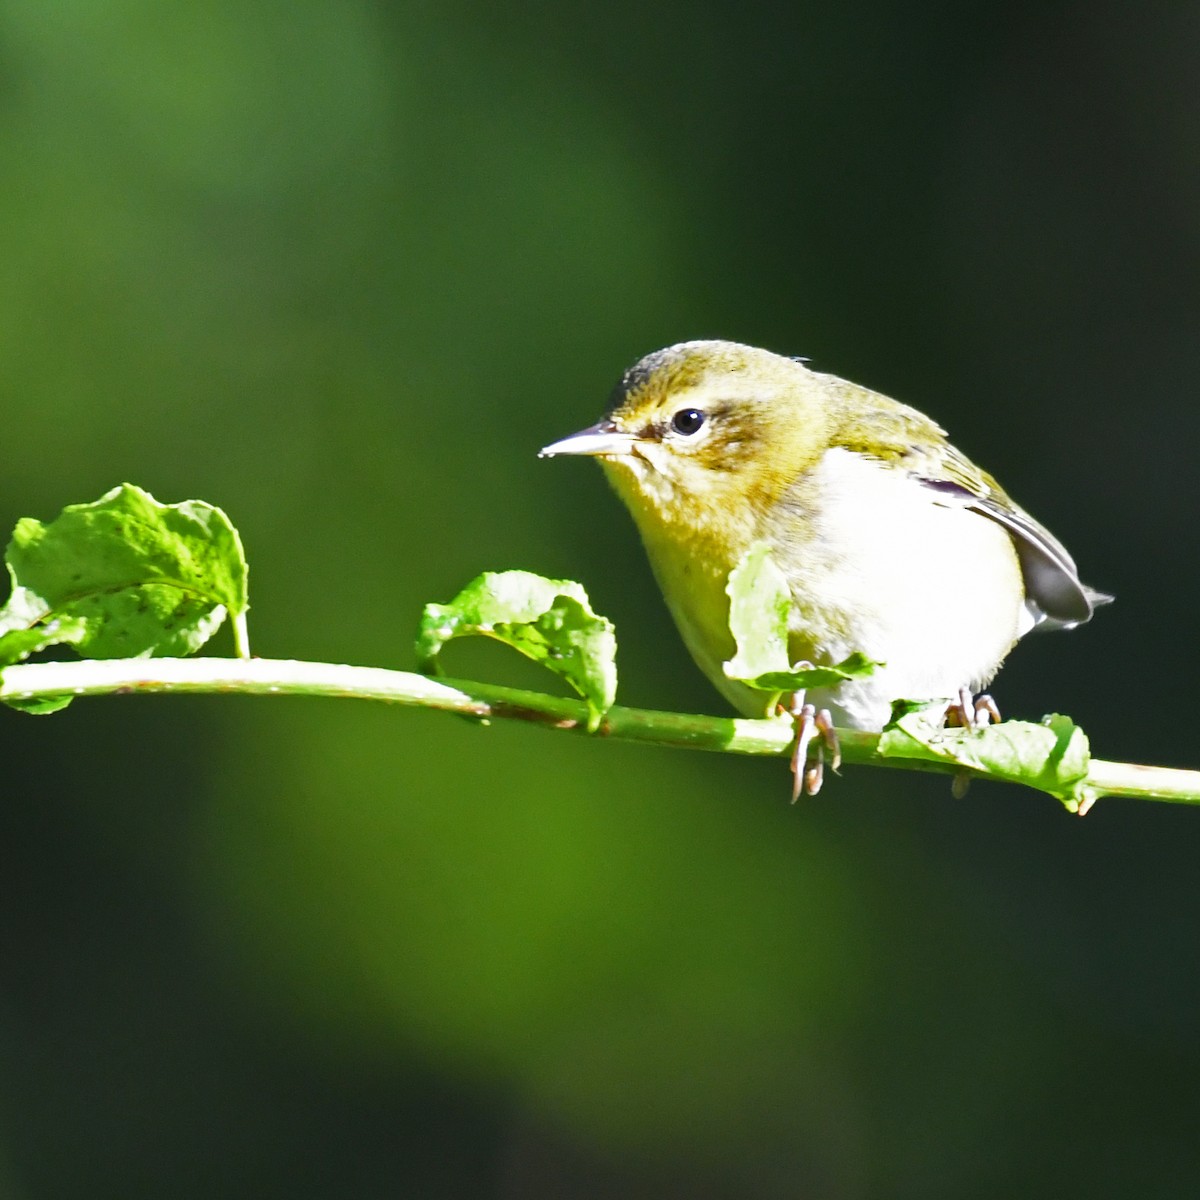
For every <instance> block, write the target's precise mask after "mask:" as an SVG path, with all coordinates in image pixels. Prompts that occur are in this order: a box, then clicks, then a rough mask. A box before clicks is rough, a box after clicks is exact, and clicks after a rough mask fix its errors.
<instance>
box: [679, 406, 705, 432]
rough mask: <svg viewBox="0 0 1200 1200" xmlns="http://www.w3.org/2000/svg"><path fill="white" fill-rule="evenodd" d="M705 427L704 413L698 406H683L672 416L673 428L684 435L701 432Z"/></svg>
mask: <svg viewBox="0 0 1200 1200" xmlns="http://www.w3.org/2000/svg"><path fill="white" fill-rule="evenodd" d="M703 427H704V414H703V413H702V412H701V411H700V410H699V409H698V408H681V409H680V410H679V411H678V412H677V413H676V414H675V415H674V416H673V417H672V418H671V428H672V429H673V430H675V432H676V433H681V434H683V436H684V437H691V436H692V434H693V433H699V432H700V430H701V429H702V428H703Z"/></svg>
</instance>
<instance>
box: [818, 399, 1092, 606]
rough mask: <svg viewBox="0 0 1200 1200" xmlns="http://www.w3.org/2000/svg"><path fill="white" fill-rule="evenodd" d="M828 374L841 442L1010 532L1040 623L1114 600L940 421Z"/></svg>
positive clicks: (836, 434)
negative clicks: (954, 442) (949, 436)
mask: <svg viewBox="0 0 1200 1200" xmlns="http://www.w3.org/2000/svg"><path fill="white" fill-rule="evenodd" d="M826 378H827V379H829V383H830V395H831V398H832V402H833V409H834V412H835V428H836V433H835V435H834V436H835V439H836V442H837V444H839V445H842V446H844V447H845V448H846V449H848V450H855V451H857V452H858V453H860V454H865V455H867V456H869V457H874V458H879V459H881V460H883V461H888V462H890V463H891V464H892V465H893V466H895V467H898V468H900V469H901V470H904V471H906V472H907V473H908V474H910V475H912V476H913V477H914V478H915V479H917V480H919V481H920V482H921V483H922V484H924V485H925V486H926V487H928V488H929V489H930V490H931V491H933V492H935V493H936V494H937V496H938V497H939V501H940V503H942V504H946V505H954V506H959V507H962V508H967V509H970V510H971V511H972V512H977V513H979V514H980V515H982V516H985V517H988V518H989V519H990V520H993V521H996V522H997V523H998V524H1000V525H1003V526H1004V528H1005V529H1007V530H1008V532H1009V534H1010V535H1011V537H1012V539H1013V545H1014V546H1015V547H1016V551H1017V557H1018V558H1019V559H1020V562H1021V573H1022V574H1023V575H1024V577H1025V593H1026V597H1027V603H1028V605H1029V608H1030V614H1031V616H1032V617H1033V619H1034V622H1035V624H1036V625H1037V626H1038V627H1039V628H1042V629H1067V628H1070V627H1071V626H1072V625H1080V624H1082V623H1083V622H1084V621H1087V620H1089V619H1090V618H1091V615H1092V612H1093V611H1094V610H1095V608H1096V606H1097V605H1100V604H1107V603H1108V602H1109V601H1110V600H1112V597H1111V596H1107V595H1105V594H1104V593H1103V592H1098V591H1096V590H1095V589H1094V588H1090V587H1088V586H1087V584H1085V583H1083V582H1082V581H1081V580H1080V578H1079V571H1078V568H1077V567H1076V566H1075V560H1074V559H1073V558H1072V557H1071V556H1070V554H1068V553H1067V550H1066V548H1065V547H1064V546H1063V544H1062V543H1061V542H1060V541H1059V540H1058V539H1057V538H1056V537H1055V536H1054V535H1053V534H1052V533H1050V531H1049V530H1047V529H1045V528H1044V527H1043V526H1042V525H1041V524H1039V523H1038V522H1037V521H1035V520H1034V519H1033V517H1031V516H1030V515H1029V514H1028V513H1027V512H1026V511H1025V510H1024V509H1023V508H1021V507H1020V506H1019V505H1017V504H1014V503H1013V501H1012V500H1010V499H1009V497H1008V495H1007V494H1006V493H1005V491H1004V489H1003V488H1002V487H1001V486H1000V485H999V484H998V483H997V482H996V481H995V480H994V479H993V478H992V477H991V476H990V475H989V474H988V473H987V472H986V471H982V470H980V468H979V467H977V466H976V465H975V464H974V463H973V462H971V460H970V459H969V458H967V457H966V455H964V454H962V453H960V452H959V451H958V450H956V449H955V448H954V447H953V446H952V445H951V444H950V443H949V442H948V441H947V440H946V434H945V431H944V430H943V429H942V428H941V427H940V426H939V425H938V424H937V423H936V422H934V421H931V420H930V419H929V418H928V417H927V416H925V414H924V413H922V412H918V411H917V410H916V409H915V408H909V406H908V405H906V404H900V403H899V402H898V401H895V400H892V399H891V398H890V397H887V396H881V395H880V394H879V393H877V392H870V391H868V390H867V389H866V388H860V387H858V386H857V385H855V384H849V383H846V382H845V381H843V380H837V379H834V378H833V377H826Z"/></svg>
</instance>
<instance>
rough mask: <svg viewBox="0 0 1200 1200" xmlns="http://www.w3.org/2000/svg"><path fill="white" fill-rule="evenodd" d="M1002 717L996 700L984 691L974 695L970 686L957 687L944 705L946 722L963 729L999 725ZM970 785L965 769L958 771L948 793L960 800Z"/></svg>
mask: <svg viewBox="0 0 1200 1200" xmlns="http://www.w3.org/2000/svg"><path fill="white" fill-rule="evenodd" d="M1002 720H1003V718H1002V717H1001V716H1000V709H999V708H997V707H996V702H995V700H993V699H992V698H991V696H989V695H988V694H987V693H986V692H985V693H984V694H983V695H982V696H974V695H972V693H971V689H970V688H959V689H958V695H957V696H956V697H955V698H954V699H953V700H951V701H950V703H949V704H947V705H946V724H947V725H951V726H959V727H961V728H963V729H982V728H983V727H984V726H985V725H999V724H1000V722H1001V721H1002ZM970 786H971V776H970V773H969V772H967V771H959V772H958V773H957V774H956V775H955V776H954V780H953V782H952V783H951V784H950V794H951V795H952V796H953V797H954V798H955V800H961V799H962V798H963V797H964V796H965V795H966V794H967V789H968V788H969V787H970Z"/></svg>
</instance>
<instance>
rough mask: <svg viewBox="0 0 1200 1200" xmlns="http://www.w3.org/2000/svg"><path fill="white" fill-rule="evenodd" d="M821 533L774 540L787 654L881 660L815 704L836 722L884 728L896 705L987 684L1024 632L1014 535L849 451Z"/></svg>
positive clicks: (828, 467) (817, 528)
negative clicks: (786, 598)
mask: <svg viewBox="0 0 1200 1200" xmlns="http://www.w3.org/2000/svg"><path fill="white" fill-rule="evenodd" d="M823 469H824V471H825V474H826V476H827V479H826V480H825V483H826V488H825V494H824V497H823V502H822V504H821V505H820V516H819V518H818V519H817V520H816V521H815V522H814V536H813V537H812V538H811V539H810V540H809V541H808V542H807V544H804V543H797V542H795V541H792V540H790V539H789V538H788V537H787V536H786V533H784V534H783V535H782V536H778V537H777V538H776V549H775V554H776V557H777V559H778V560H779V561H780V565H781V566H782V567H783V569H784V572H785V573H786V574H787V576H788V578H789V580H790V581H791V585H792V595H793V601H794V604H793V609H792V615H791V621H790V629H791V637H790V644H789V649H790V652H791V653H792V655H793V656H794V657H795V658H797V659H805V658H807V659H811V660H813V661H818V662H837V661H838V660H839V659H840V658H843V657H845V655H847V654H850V653H852V652H853V651H855V650H859V651H862V652H863V653H864V654H866V655H867V656H868V657H870V658H872V659H874V660H876V661H877V662H881V663H882V664H883V666H881V667H879V668H878V669H877V670H876V672H875V674H874V675H872V676H870V677H868V678H867V679H864V680H860V681H850V682H847V683H845V684H842V685H841V686H839V687H838V688H835V689H831V690H830V691H829V692H827V693H825V694H823V695H817V694H816V693H815V692H814V694H813V696H812V697H810V698H811V699H812V700H813V701H814V702H818V701H820V702H823V703H824V704H825V705H826V706H827V707H829V708H830V709H831V710H833V712H834V716H835V720H837V721H839V722H840V723H843V724H846V725H850V726H852V727H856V728H862V729H879V728H881V727H882V725H883V724H884V723H885V722H886V721H887V719H888V716H889V714H890V712H891V706H892V703H893V701H895V700H898V699H913V700H926V699H932V698H941V697H948V696H953V695H954V694H955V693H956V692H957V691H958V689H960V688H963V687H969V688H972V689H973V690H978V689H980V688H982V687H984V686H986V685H987V683H989V682H990V680H991V679H992V676H993V675H994V674H995V673H996V671H997V669H998V668H999V666H1000V664H1001V663H1002V662H1003V661H1004V658H1005V656H1006V655H1007V654H1008V652H1009V650H1010V649H1011V648H1012V646H1013V644H1014V643H1015V642H1016V640H1017V638H1018V637H1019V636H1020V633H1021V631H1022V626H1021V618H1022V615H1023V612H1024V596H1025V593H1024V585H1023V583H1022V578H1021V569H1020V563H1019V561H1018V559H1017V555H1016V550H1015V549H1014V547H1013V544H1012V539H1011V538H1010V537H1009V535H1008V533H1007V532H1006V531H1005V530H1004V529H1003V528H1002V527H1001V526H1000V525H998V524H997V523H996V522H994V521H992V520H990V519H989V518H987V517H985V516H983V515H981V514H979V513H976V512H974V511H972V510H969V509H966V508H962V507H949V506H943V505H939V504H937V503H935V502H934V501H933V500H932V499H931V493H930V491H929V489H928V488H926V487H924V486H923V485H922V484H920V483H919V482H917V481H915V480H912V479H911V478H909V477H908V476H905V475H903V474H902V473H900V472H897V471H895V470H892V469H889V468H885V467H882V466H879V465H878V464H876V463H873V462H871V461H869V460H866V459H862V458H860V457H859V456H857V455H853V454H851V453H850V452H848V451H841V450H839V451H831V452H830V453H829V454H827V455H826V460H825V463H824V464H823Z"/></svg>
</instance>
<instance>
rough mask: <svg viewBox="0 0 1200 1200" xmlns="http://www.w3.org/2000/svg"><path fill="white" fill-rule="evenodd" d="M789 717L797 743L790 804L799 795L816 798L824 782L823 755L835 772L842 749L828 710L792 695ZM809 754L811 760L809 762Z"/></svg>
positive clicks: (796, 693)
mask: <svg viewBox="0 0 1200 1200" xmlns="http://www.w3.org/2000/svg"><path fill="white" fill-rule="evenodd" d="M787 712H788V714H789V715H790V716H791V718H792V720H793V721H794V722H795V727H796V744H795V746H794V747H793V748H792V803H793V804H795V803H796V801H797V800H799V799H800V796H801V795H802V794H803V795H807V796H815V795H816V794H817V793H818V792H819V791H820V790H821V784H822V783H824V782H825V752H826V751H828V752H829V765H830V767H831V769H832V770H834V771H836V770H837V769H838V767H840V766H841V765H842V749H841V746H840V745H839V744H838V738H837V731H836V730H835V729H834V727H833V717H831V716H830V714H829V709H827V708H821V709H818V708H817V707H816V706H815V705H813V704H806V703H805V702H804V693H803V692H795V693H794V694H793V695H792V701H791V704H790V705H789V706H788V708H787ZM810 752H811V761H810Z"/></svg>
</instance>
